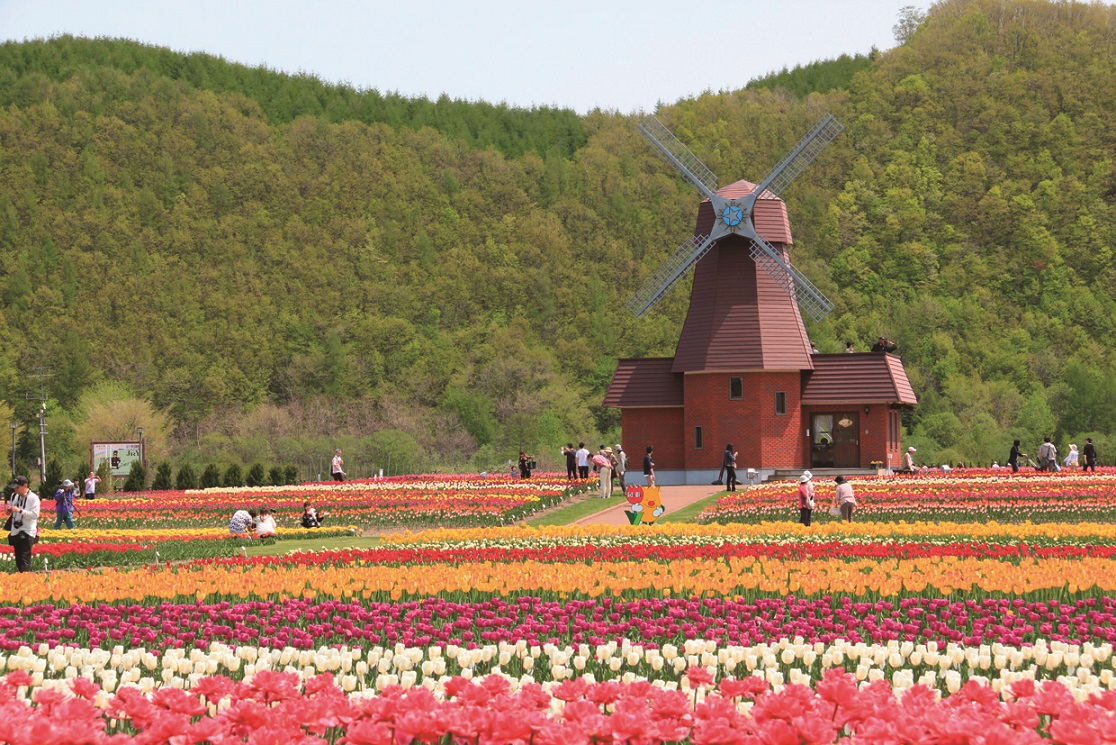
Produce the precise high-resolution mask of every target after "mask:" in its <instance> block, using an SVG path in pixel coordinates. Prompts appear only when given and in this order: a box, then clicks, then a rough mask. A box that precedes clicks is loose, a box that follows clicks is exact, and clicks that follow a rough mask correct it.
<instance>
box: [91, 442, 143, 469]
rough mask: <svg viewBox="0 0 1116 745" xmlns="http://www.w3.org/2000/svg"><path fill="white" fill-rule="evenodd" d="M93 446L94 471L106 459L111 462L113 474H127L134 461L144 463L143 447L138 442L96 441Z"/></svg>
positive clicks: (92, 460) (92, 461)
mask: <svg viewBox="0 0 1116 745" xmlns="http://www.w3.org/2000/svg"><path fill="white" fill-rule="evenodd" d="M91 446H92V456H93V457H92V458H90V463H92V464H93V471H94V473H96V472H97V471H98V470H100V468H101V464H102V463H104V462H105V461H108V462H109V467H110V468H111V469H112V475H113V476H127V475H128V474H129V473H131V472H132V464H133V463H140V464H142V463H143V447H142V446H141V445H140V443H138V442H94V443H91Z"/></svg>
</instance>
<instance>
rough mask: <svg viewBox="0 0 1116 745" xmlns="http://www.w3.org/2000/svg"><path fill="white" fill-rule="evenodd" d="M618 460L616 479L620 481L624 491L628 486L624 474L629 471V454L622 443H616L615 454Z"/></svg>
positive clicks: (621, 488) (614, 456) (621, 489)
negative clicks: (621, 445)
mask: <svg viewBox="0 0 1116 745" xmlns="http://www.w3.org/2000/svg"><path fill="white" fill-rule="evenodd" d="M613 458H614V459H615V460H616V480H617V481H619V482H620V491H621V492H623V491H624V490H625V489H627V488H628V487H627V486H626V485H625V484H624V474H625V473H627V472H628V454H627V453H625V452H624V448H622V447H620V443H616V452H615V453H614V454H613Z"/></svg>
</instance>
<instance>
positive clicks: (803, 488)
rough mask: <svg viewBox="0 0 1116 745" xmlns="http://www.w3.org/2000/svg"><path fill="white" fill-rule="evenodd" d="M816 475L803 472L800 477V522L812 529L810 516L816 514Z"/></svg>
mask: <svg viewBox="0 0 1116 745" xmlns="http://www.w3.org/2000/svg"><path fill="white" fill-rule="evenodd" d="M816 506H817V505H816V503H815V502H814V474H812V473H810V472H809V471H803V472H802V475H801V476H799V477H798V513H799V522H801V523H802V524H803V525H805V526H806V527H807V528H808V527H810V516H811V515H813V514H814V507H816Z"/></svg>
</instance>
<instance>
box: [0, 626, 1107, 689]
mask: <svg viewBox="0 0 1116 745" xmlns="http://www.w3.org/2000/svg"><path fill="white" fill-rule="evenodd" d="M1112 651H1113V650H1112V645H1110V644H1101V645H1093V644H1088V643H1086V644H1083V645H1070V644H1064V643H1061V642H1049V643H1048V642H1045V641H1042V640H1040V641H1039V642H1037V643H1036V644H1035V645H1033V646H1030V647H1010V646H1006V645H1002V644H991V645H982V646H979V647H966V646H962V645H957V644H946V645H939V644H937V643H935V642H928V643H925V644H914V643H912V642H889V643H887V644H863V643H851V642H845V641H837V642H834V643H833V644H829V645H826V644H822V643H820V642H817V643H806V642H805V641H803V640H802V639H801V638H795V639H793V640H788V639H781V640H779V641H778V642H775V643H772V644H758V645H755V646H749V647H743V646H720V645H719V644H718V643H717V642H716V641H711V640H693V641H688V642H686V643H685V644H684V645H682V646H681V647H675V646H674V645H671V644H666V645H663V647H662V648H659V649H656V648H650V647H644V646H641V645H637V644H632V643H631V642H629V641H627V640H624V641H622V642H621V643H615V642H613V643H609V644H603V645H599V646H595V647H594V646H590V645H587V644H580V645H577V646H564V647H558V646H555V645H550V644H548V645H545V646H529V645H528V644H527V643H526V642H523V641H520V642H517V643H514V644H509V643H505V642H501V643H499V644H493V645H487V646H483V647H477V648H474V649H466V648H463V647H457V646H452V645H451V646H447V647H445V648H440V647H429V648H420V647H404V646H403V645H402V644H397V645H396V646H395V647H387V648H385V647H372V648H370V649H368V650H364V649H362V648H360V647H352V648H350V647H341V648H329V647H322V648H319V649H316V650H300V649H294V648H291V647H286V648H284V649H267V648H256V647H239V648H235V649H234V648H232V647H228V646H226V645H223V644H218V643H214V644H211V645H210V647H209V649H208V650H200V649H189V650H183V649H169V650H166V651H165V652H164V653H163V654H162V655H156V654H155V653H153V652H150V651H147V650H145V649H143V648H138V649H131V650H125V649H124V648H123V647H120V646H117V647H115V648H114V649H113V650H112V651H106V650H100V649H95V650H88V649H78V648H75V647H56V648H48V647H47V646H46V645H39V647H38V648H36V649H32V648H30V647H21V648H20V649H19V651H18V652H16V653H15V654H12V655H9V656H6V657H5V656H0V671H13V670H25V671H27V672H28V673H29V674H30V675H31V678H32V686H31V687H43V688H54V689H63V690H64V689H65V688H66V681H68V680H70V679H72V678H76V677H83V678H87V679H89V680H92V681H94V682H96V683H98V684H99V685H100V687H101V694H103V695H101V696H99V697H98V699H99V701H101V702H102V703H104V702H107V700H108V697H109V694H111V693H112V692H114V691H116V690H117V689H118V688H119V687H120V686H124V685H134V686H137V687H138V688H140V689H141V690H144V691H147V692H149V691H152V690H154V689H155V688H159V687H163V686H171V687H176V688H190V687H191V686H192V685H193V684H194V683H195V682H196V681H198V680H199V679H201V678H203V677H205V676H209V675H216V674H222V675H228V676H230V677H233V678H238V679H241V678H242V679H248V680H250V679H251V678H252V676H253V675H255V674H256V673H258V672H260V671H262V670H274V671H285V672H293V673H296V674H298V675H299V676H300V677H301V678H302V679H303V680H305V679H308V678H310V677H312V676H314V675H318V674H321V673H330V674H333V675H334V677H335V680H336V682H337V684H338V685H339V686H340V687H341V688H342V689H344V690H345V691H349V692H355V691H368V692H373V691H379V690H383V689H384V688H385V687H387V686H389V685H401V686H403V687H412V686H416V685H422V686H425V687H427V688H430V689H431V690H435V691H440V689H441V687H442V686H443V685H444V684H445V682H446V681H448V680H449V679H450V678H451V677H452V676H454V675H461V676H463V677H466V678H472V677H474V676H483V675H490V674H498V675H504V676H505V677H507V678H508V679H509V680H510V681H511V682H512V684H513V688H517V687H518V686H519V685H522V684H525V683H528V682H536V681H543V682H545V683H546V684H547V685H550V684H557V683H558V682H560V681H563V680H567V679H572V678H575V677H582V678H585V679H586V680H587V681H588V682H593V681H597V680H618V681H621V682H632V681H635V680H650V681H651V682H653V683H655V684H656V685H661V686H664V687H668V688H679V687H680V688H682V689H688V688H689V682H688V680H687V679H686V678H685V676H684V674H685V672H686V671H687V670H690V669H693V668H699V667H700V668H704V669H705V670H707V671H708V672H709V673H711V674H712V675H713V676H714V678H715V679H720V678H722V677H736V678H740V677H745V676H749V675H751V676H759V677H762V678H764V679H765V680H767V681H768V682H769V683H770V684H771V685H772V686H773V687H775V688H779V687H781V686H783V685H786V684H789V683H798V684H805V685H809V684H810V683H811V682H813V681H816V680H817V679H818V678H819V677H820V676H821V674H822V673H823V672H824V671H825V670H827V669H830V668H843V669H846V670H848V671H849V672H851V673H853V674H854V675H855V677H856V679H857V680H858V681H860V682H861V684H862V685H868V684H870V683H872V682H874V681H877V680H887V681H888V682H889V683H890V684H891V685H892V687H893V688H894V689H896V691H903V690H906V689H907V688H910V687H912V686H914V685H916V684H924V685H927V686H929V687H931V688H934V689H937V690H939V691H941V692H943V693H945V692H949V693H954V692H956V691H957V690H958V689H959V688H960V687H961V686H962V685H963V684H964V683H965V682H966V681H967V680H976V681H979V682H981V683H984V684H986V685H989V686H991V687H992V688H993V690H995V691H997V692H998V693H1000V694H1001V695H1003V696H1004V697H1005V698H1006V697H1007V695H1008V687H1009V686H1010V685H1011V684H1012V683H1014V682H1015V681H1017V680H1021V679H1024V678H1030V679H1056V680H1058V681H1061V682H1062V683H1063V684H1065V685H1066V686H1067V687H1068V688H1069V689H1070V690H1072V691H1074V692H1075V695H1077V696H1078V697H1079V698H1080V699H1082V700H1084V699H1085V698H1087V697H1088V696H1089V695H1090V694H1094V693H1100V692H1102V691H1104V690H1108V689H1111V688H1114V687H1116V671H1114V669H1113V667H1114V665H1116V656H1114V655H1113V654H1112Z"/></svg>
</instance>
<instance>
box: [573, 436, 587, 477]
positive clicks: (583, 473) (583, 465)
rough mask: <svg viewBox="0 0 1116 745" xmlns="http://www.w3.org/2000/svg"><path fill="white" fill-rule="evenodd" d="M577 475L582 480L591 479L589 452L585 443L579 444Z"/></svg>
mask: <svg viewBox="0 0 1116 745" xmlns="http://www.w3.org/2000/svg"><path fill="white" fill-rule="evenodd" d="M575 457H576V458H577V475H578V476H579V477H580V478H583V479H587V478H589V450H588V449H587V448H586V447H585V443H584V442H579V443H577V453H575Z"/></svg>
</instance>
